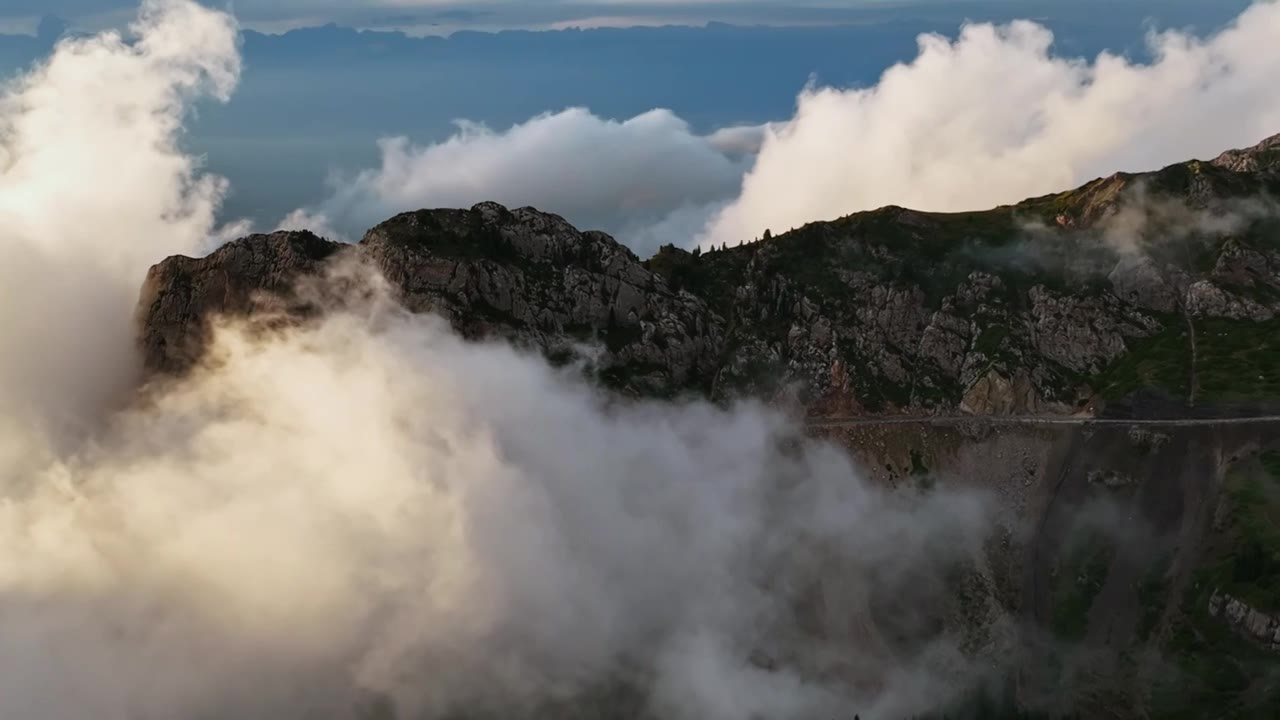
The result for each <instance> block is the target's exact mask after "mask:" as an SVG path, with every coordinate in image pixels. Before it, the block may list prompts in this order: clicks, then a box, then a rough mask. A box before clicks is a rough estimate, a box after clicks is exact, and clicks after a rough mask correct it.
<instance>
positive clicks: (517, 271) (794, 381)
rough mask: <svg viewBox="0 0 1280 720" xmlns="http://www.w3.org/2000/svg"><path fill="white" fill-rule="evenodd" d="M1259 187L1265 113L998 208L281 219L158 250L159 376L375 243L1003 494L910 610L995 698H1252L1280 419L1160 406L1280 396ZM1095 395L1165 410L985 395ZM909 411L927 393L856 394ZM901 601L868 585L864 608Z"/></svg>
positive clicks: (678, 382) (724, 387)
mask: <svg viewBox="0 0 1280 720" xmlns="http://www.w3.org/2000/svg"><path fill="white" fill-rule="evenodd" d="M1278 192H1280V137H1277V138H1273V139H1271V140H1268V141H1265V142H1263V143H1262V144H1260V145H1258V146H1256V147H1254V148H1250V149H1246V150H1237V151H1231V152H1228V153H1225V154H1223V155H1222V156H1221V157H1219V158H1218V159H1216V160H1214V161H1212V162H1199V161H1192V162H1187V163H1181V164H1178V165H1173V166H1170V167H1168V168H1165V169H1163V170H1161V171H1159V172H1153V173H1146V174H1139V175H1128V174H1117V175H1113V176H1111V177H1108V178H1102V179H1099V180H1095V181H1093V182H1091V183H1088V184H1086V185H1084V186H1083V187H1081V188H1078V189H1076V190H1072V191H1069V192H1064V193H1060V194H1057V195H1052V196H1047V197H1043V198H1034V199H1031V200H1027V201H1025V202H1023V203H1020V204H1018V205H1015V206H1009V207H1000V208H995V209H992V210H988V211H984V212H973V213H960V214H935V213H922V212H915V211H911V210H906V209H902V208H893V207H891V208H883V209H881V210H877V211H874V212H867V213H859V214H856V215H851V216H849V217H845V218H841V219H838V220H834V221H830V222H819V223H812V224H810V225H806V226H805V227H802V228H799V229H795V230H792V231H790V232H786V233H780V234H778V235H776V236H773V235H771V234H769V235H768V236H767V237H766V239H763V240H760V241H757V242H752V243H744V244H742V245H741V246H739V247H734V248H728V247H722V248H718V249H714V250H709V251H705V252H686V251H684V250H680V249H677V248H674V247H666V248H664V249H663V250H662V251H661V252H659V253H658V255H656V256H655V257H653V258H650V259H648V260H641V259H640V258H638V257H636V256H635V255H634V254H632V253H631V252H630V251H629V250H628V249H626V248H625V247H623V246H621V245H619V244H618V243H617V242H615V241H614V240H613V239H612V238H610V237H608V236H607V235H604V234H601V233H596V232H582V231H579V230H577V229H575V228H573V227H572V226H570V225H569V224H568V223H567V222H565V221H564V220H563V219H561V218H559V217H557V216H555V215H550V214H546V213H543V212H539V211H536V210H533V209H529V208H522V209H515V210H508V209H506V208H503V207H501V206H498V205H496V204H493V203H482V204H480V205H477V206H475V207H473V208H471V209H470V210H422V211H417V212H411V213H405V214H402V215H398V216H396V217H394V218H392V219H390V220H388V221H387V222H385V223H382V224H381V225H378V226H377V227H375V228H373V229H372V230H370V231H369V232H368V233H367V234H366V235H365V237H364V238H363V239H362V240H361V241H360V242H359V243H357V244H354V245H341V244H338V243H333V242H329V241H327V240H324V239H322V238H319V237H317V236H315V235H313V234H311V233H306V232H278V233H272V234H269V235H254V236H250V237H246V238H242V239H240V240H237V241H235V242H232V243H229V244H227V245H225V246H223V247H222V248H219V249H218V250H216V251H215V252H213V253H212V254H210V255H208V256H207V257H204V258H199V259H193V258H185V257H174V258H169V259H167V260H165V261H163V262H161V263H160V264H158V265H156V266H155V267H154V268H152V269H151V271H150V272H149V273H148V275H147V278H146V281H145V284H144V287H143V291H142V297H141V300H140V304H139V309H138V312H139V325H140V328H139V329H140V343H141V346H142V349H143V352H144V356H145V360H146V365H147V368H148V370H149V371H150V372H151V373H152V374H153V375H159V376H164V375H180V374H182V373H184V372H186V371H188V370H189V369H190V368H192V367H193V366H194V365H195V364H197V363H199V362H200V361H201V358H202V354H203V352H204V349H205V347H206V345H207V343H208V338H209V332H210V324H211V323H212V322H213V321H214V320H215V319H216V318H218V317H221V316H231V317H240V318H249V319H252V320H253V321H254V322H265V323H268V324H271V323H279V322H284V323H294V322H306V321H307V319H308V318H309V317H311V316H313V315H314V314H316V313H318V312H323V311H324V310H325V309H326V307H328V306H330V305H332V304H335V303H337V304H341V303H343V302H346V301H347V300H348V299H349V298H346V297H345V296H344V292H345V291H351V292H355V291H357V290H359V289H361V288H360V287H353V286H345V285H344V284H343V282H344V281H343V278H347V277H350V275H349V274H344V273H345V270H346V269H349V268H352V267H372V268H373V269H375V270H376V271H377V273H378V275H380V276H381V277H383V278H385V280H386V285H387V287H388V288H389V289H390V291H391V292H392V293H393V294H394V296H395V297H396V299H397V300H398V301H399V302H400V303H402V304H403V305H404V306H405V307H406V308H407V309H408V310H410V311H412V312H434V313H438V314H440V315H442V316H443V317H445V318H446V319H448V321H449V322H450V323H451V324H452V325H453V327H454V328H455V329H456V330H457V331H458V332H460V333H462V334H463V335H465V336H468V337H501V338H506V339H508V340H510V341H512V342H514V343H517V344H519V345H523V346H526V347H530V348H535V349H537V350H539V351H540V352H542V353H544V354H545V355H546V356H547V357H548V358H550V359H551V360H552V361H553V362H568V361H570V360H574V359H576V360H578V361H580V362H581V363H582V365H583V367H584V368H586V369H587V371H588V372H591V373H594V374H595V375H596V376H597V377H598V379H599V380H600V381H601V382H602V383H604V384H606V385H608V386H610V387H612V388H614V389H615V390H617V391H618V392H620V393H624V394H629V395H633V396H640V397H671V396H678V395H685V394H690V395H701V396H709V397H712V398H715V399H728V398H732V397H737V396H744V395H750V396H757V397H760V396H763V397H766V398H768V399H771V400H773V401H775V402H778V403H785V404H788V405H790V406H792V407H796V408H799V409H801V410H803V411H804V412H807V413H808V414H809V415H810V416H813V417H815V418H820V417H828V418H830V417H836V416H839V417H844V416H859V417H862V418H864V420H863V421H859V422H856V423H841V422H830V423H826V424H822V423H817V422H815V423H813V426H812V427H811V430H812V431H813V432H814V433H816V434H821V435H824V436H825V437H827V438H828V439H830V440H832V441H834V442H836V443H838V444H839V445H842V446H843V447H845V448H848V449H849V450H850V451H851V452H852V453H853V454H854V455H855V456H857V457H858V458H859V459H860V460H861V463H860V464H861V466H862V467H863V469H864V471H865V472H866V473H867V474H868V475H869V476H870V477H872V478H873V479H874V480H876V481H878V482H880V483H882V484H885V485H889V486H894V487H898V488H899V489H901V490H903V491H905V492H907V493H908V494H911V493H921V494H927V493H929V492H931V491H932V490H933V488H935V487H937V486H970V487H978V488H980V489H981V490H982V491H984V492H988V493H992V494H994V495H995V496H996V497H998V499H999V506H1000V511H1001V512H1000V513H999V517H998V518H997V524H998V527H995V528H993V530H992V533H991V536H990V538H989V539H988V542H987V543H986V544H985V547H984V552H983V557H982V558H981V562H978V563H977V564H976V565H974V566H973V567H963V568H957V571H956V572H955V573H954V574H953V576H952V577H950V578H949V579H948V582H949V583H950V584H949V585H948V587H947V588H946V591H947V594H946V596H945V597H943V598H940V599H939V600H938V601H937V602H936V603H933V605H936V608H937V617H934V618H928V619H927V620H929V623H926V625H928V626H929V627H931V628H935V629H936V628H937V627H945V628H947V629H948V632H951V633H952V635H954V636H955V637H956V638H958V639H959V646H960V648H961V650H962V651H963V652H964V653H965V654H966V658H967V660H968V662H970V663H972V664H973V665H974V666H975V667H983V668H990V669H991V671H992V672H993V673H997V674H998V673H1002V672H1007V673H1009V674H1010V676H1011V677H1012V678H1013V679H1014V682H1013V684H1012V687H1013V689H1014V692H1013V695H1014V696H1015V702H1014V705H1016V706H1017V709H1016V711H1014V712H1013V713H1012V714H1011V715H1007V716H1008V717H1025V715H1022V714H1020V713H1021V712H1022V711H1023V710H1035V711H1039V712H1043V713H1046V714H1047V715H1048V716H1058V715H1061V714H1063V713H1064V712H1066V713H1074V714H1075V715H1076V716H1080V717H1123V718H1129V717H1132V718H1144V717H1188V718H1191V717H1210V716H1213V717H1242V718H1243V717H1270V716H1271V715H1269V714H1268V713H1272V712H1273V709H1274V707H1275V706H1276V703H1277V702H1280V689H1277V687H1278V686H1277V685H1276V684H1275V680H1274V678H1276V677H1280V670H1278V669H1277V668H1280V653H1278V652H1277V651H1276V649H1275V642H1276V637H1277V634H1276V632H1277V630H1276V627H1277V623H1278V622H1280V621H1277V618H1280V581H1277V580H1276V578H1280V560H1277V558H1280V535H1277V534H1276V533H1275V531H1274V526H1275V519H1276V518H1280V422H1277V421H1275V420H1274V419H1272V420H1266V421H1261V422H1256V423H1250V424H1247V425H1245V424H1187V423H1186V422H1185V421H1177V420H1176V418H1186V417H1193V416H1205V415H1212V414H1213V413H1222V412H1229V413H1232V414H1235V415H1239V414H1241V413H1243V412H1256V411H1268V412H1269V413H1270V414H1275V413H1274V408H1275V407H1276V404H1275V403H1276V402H1277V401H1280V347H1277V343H1280V212H1277V208H1276V207H1275V206H1274V205H1273V204H1272V203H1271V201H1270V199H1269V198H1270V197H1273V196H1275V194H1276V193H1278ZM319 277H326V278H327V279H326V281H325V282H322V283H311V282H310V280H311V279H313V278H319ZM1099 408H1105V409H1106V411H1107V414H1109V415H1110V416H1111V417H1112V418H1116V417H1122V416H1123V413H1125V412H1127V413H1129V414H1130V415H1136V416H1142V415H1148V416H1155V417H1160V418H1163V419H1165V420H1170V422H1162V423H1156V424H1154V425H1143V424H1129V423H1128V421H1119V420H1112V421H1109V422H1108V423H1105V424H1101V425H1098V424H1094V425H1083V424H1063V423H1055V424H1050V423H1046V422H1043V421H1041V422H1026V421H1025V419H1013V420H1006V421H1002V420H1000V418H999V417H992V416H1025V415H1036V416H1049V417H1056V416H1060V415H1064V414H1075V415H1089V414H1092V413H1094V412H1096V411H1097V410H1098V409H1099ZM903 414H908V415H913V416H921V417H918V418H916V419H910V420H903V419H899V420H897V421H892V420H889V419H879V420H876V419H874V418H878V417H880V416H890V417H892V416H895V415H903ZM966 414H967V415H976V416H985V417H977V418H962V419H956V418H954V417H951V416H957V415H966ZM1259 414H1261V413H1259ZM929 415H938V416H947V417H946V418H933V419H927V418H925V417H924V416H929ZM865 418H873V419H872V420H871V421H870V422H867V421H865ZM1042 420H1043V418H1042ZM890 595H892V594H890ZM899 600H900V598H898V597H896V596H881V595H878V594H876V593H875V592H871V593H870V597H869V598H868V607H869V608H870V611H869V612H870V613H871V615H872V616H873V617H872V620H873V621H874V620H877V618H876V617H875V615H876V613H877V612H879V611H881V610H883V611H884V614H885V615H892V612H890V610H892V608H893V607H895V605H896V604H897V603H898V601H899ZM843 610H844V608H842V607H836V606H833V607H831V608H828V609H827V610H826V611H824V612H828V611H829V617H828V616H827V615H823V613H816V614H815V618H817V619H816V620H815V622H816V623H818V625H819V626H822V624H823V623H824V622H828V621H829V622H830V623H831V624H833V625H838V624H839V623H840V622H846V621H847V618H841V617H837V616H839V615H840V614H841V613H842V612H843ZM822 632H824V628H823V627H818V628H817V629H816V630H815V633H818V634H821V633H822ZM929 641H930V637H918V636H906V635H904V636H901V637H896V639H895V640H894V642H895V643H897V644H896V645H895V646H894V647H892V648H889V650H891V651H893V652H899V651H901V652H904V653H905V652H915V651H918V650H919V647H918V646H919V645H921V644H927V643H928V642H929ZM899 645H900V646H901V647H899ZM611 712H612V716H616V717H636V715H634V714H631V715H628V714H627V713H626V712H621V711H619V712H613V711H611ZM557 716H563V715H557ZM587 716H590V717H597V716H599V714H598V713H597V714H591V713H588V714H587ZM951 716H953V717H955V716H957V715H955V714H952V715H951ZM958 716H974V717H996V715H992V714H983V713H982V712H977V711H975V713H974V714H971V715H963V714H961V715H958ZM1001 717H1005V716H1001Z"/></svg>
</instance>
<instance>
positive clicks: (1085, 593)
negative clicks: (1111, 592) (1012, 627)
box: [1052, 531, 1116, 640]
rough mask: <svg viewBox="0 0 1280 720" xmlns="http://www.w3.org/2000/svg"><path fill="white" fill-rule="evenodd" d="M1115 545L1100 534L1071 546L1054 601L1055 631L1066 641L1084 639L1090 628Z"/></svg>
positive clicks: (1085, 536)
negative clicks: (1091, 616)
mask: <svg viewBox="0 0 1280 720" xmlns="http://www.w3.org/2000/svg"><path fill="white" fill-rule="evenodd" d="M1115 553H1116V548H1115V543H1114V542H1113V541H1112V540H1111V538H1109V537H1106V536H1104V535H1102V534H1101V533H1099V532H1096V531H1089V532H1086V533H1084V534H1082V536H1081V537H1079V538H1078V539H1077V540H1076V541H1075V542H1074V543H1072V544H1071V545H1069V546H1068V551H1067V554H1066V558H1065V559H1064V561H1063V562H1062V564H1061V565H1060V566H1059V568H1058V576H1057V581H1056V582H1055V588H1054V589H1055V592H1054V599H1053V619H1052V625H1053V631H1054V633H1055V634H1056V635H1057V636H1058V637H1061V638H1063V639H1065V640H1081V639H1083V638H1084V634H1085V631H1086V630H1087V629H1088V627H1089V609H1090V608H1092V607H1093V601H1094V598H1096V597H1097V596H1098V593H1099V592H1101V590H1102V585H1103V583H1104V582H1106V579H1107V572H1108V571H1109V570H1110V568H1111V561H1112V560H1113V559H1114V558H1115Z"/></svg>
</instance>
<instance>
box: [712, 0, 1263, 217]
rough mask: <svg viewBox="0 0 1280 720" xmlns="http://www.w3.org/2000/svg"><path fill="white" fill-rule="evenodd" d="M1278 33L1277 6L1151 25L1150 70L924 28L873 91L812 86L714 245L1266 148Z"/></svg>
mask: <svg viewBox="0 0 1280 720" xmlns="http://www.w3.org/2000/svg"><path fill="white" fill-rule="evenodd" d="M1277 37H1280V4H1277V3H1275V2H1259V3H1256V4H1255V5H1253V6H1252V7H1251V8H1250V9H1249V10H1248V11H1246V12H1245V13H1244V14H1243V15H1241V16H1240V18H1238V20H1237V21H1236V23H1235V24H1234V25H1232V26H1231V27H1229V28H1227V29H1225V30H1224V31H1223V32H1221V33H1220V34H1218V35H1216V36H1214V37H1211V38H1208V39H1205V40H1199V39H1196V38H1194V37H1190V36H1187V35H1184V34H1181V33H1176V32H1169V33H1165V34H1161V35H1156V36H1153V37H1152V38H1151V42H1152V46H1153V48H1154V50H1155V53H1154V56H1155V60H1154V61H1153V63H1152V64H1150V65H1138V64H1132V63H1130V62H1128V61H1127V60H1125V59H1123V58H1119V57H1115V56H1111V55H1102V56H1100V57H1098V58H1097V59H1096V60H1095V61H1093V62H1092V63H1086V62H1084V61H1080V60H1069V59H1063V58H1057V57H1054V56H1053V55H1052V53H1051V42H1052V36H1051V34H1050V33H1049V31H1047V30H1045V29H1044V28H1043V27H1040V26H1038V25H1036V24H1034V23H1030V22H1015V23H1012V24H1010V25H1007V26H1002V27H995V26H991V25H973V26H969V27H966V28H965V29H964V31H963V32H962V33H961V35H960V37H959V38H958V39H957V40H955V41H954V42H952V41H948V40H946V39H944V38H941V37H937V36H925V37H922V38H921V40H920V53H919V56H918V57H917V58H916V59H915V60H914V61H913V62H912V63H910V64H907V65H899V66H897V67H894V68H891V69H890V70H888V71H887V72H886V73H885V74H884V76H883V77H882V78H881V80H880V82H879V84H877V85H876V86H875V87H872V88H867V89H862V90H839V89H833V88H815V89H810V90H806V91H805V92H804V93H802V94H801V96H800V99H799V106H798V110H797V112H796V115H795V117H794V118H792V120H791V121H790V122H788V123H785V124H779V125H776V126H774V127H772V128H770V130H769V131H768V134H767V137H766V139H765V141H764V144H763V146H762V149H761V152H760V155H759V157H758V159H757V161H756V164H755V167H754V168H753V169H752V170H751V172H750V173H749V174H748V175H747V177H746V179H745V181H744V183H743V189H742V193H741V195H740V196H739V198H738V199H737V200H736V201H735V202H734V203H733V204H732V205H731V206H729V207H728V208H727V209H725V210H724V211H723V213H721V214H720V215H719V217H718V218H717V219H716V220H715V222H714V223H713V224H712V225H711V226H710V228H709V230H708V240H709V241H711V242H720V241H724V240H729V241H731V242H732V241H734V240H737V239H739V238H744V237H748V238H749V237H755V236H758V235H759V234H760V233H762V232H763V231H764V229H765V228H771V229H773V230H774V231H775V232H776V231H777V230H779V229H784V230H785V229H788V228H791V227H796V226H799V225H802V224H804V223H806V222H810V221H813V220H826V219H831V218H834V217H838V216H841V215H844V214H847V213H850V212H854V211H857V210H867V209H873V208H877V207H881V206H884V205H891V204H892V205H903V206H907V207H912V208H916V209H920V210H938V211H952V210H973V209H985V208H989V207H993V206H995V205H999V204H1005V203H1012V202H1017V201H1019V200H1022V199H1024V198H1027V197H1033V196H1037V195H1043V194H1046V193H1050V192H1056V191H1060V190H1066V189H1069V188H1071V187H1073V186H1075V185H1077V184H1080V183H1083V182H1085V181H1087V180H1090V179H1092V178H1094V177H1098V176H1102V175H1107V174H1110V173H1111V172H1114V171H1116V170H1128V171H1140V170H1151V169H1157V168H1159V167H1161V166H1163V165H1166V164H1168V163H1172V162H1177V161H1180V160H1185V159H1187V158H1189V157H1212V156H1214V155H1216V154H1217V153H1219V152H1221V151H1222V150H1225V149H1228V148H1231V147H1240V146H1246V145H1252V144H1253V143H1255V142H1257V141H1258V140H1260V139H1262V138H1263V137H1266V136H1268V135H1271V134H1274V133H1276V132H1280V95H1277V94H1276V93H1275V92H1274V89H1273V79H1274V78H1275V77H1277V74H1278V73H1280V43H1277V42H1276V38H1277Z"/></svg>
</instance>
